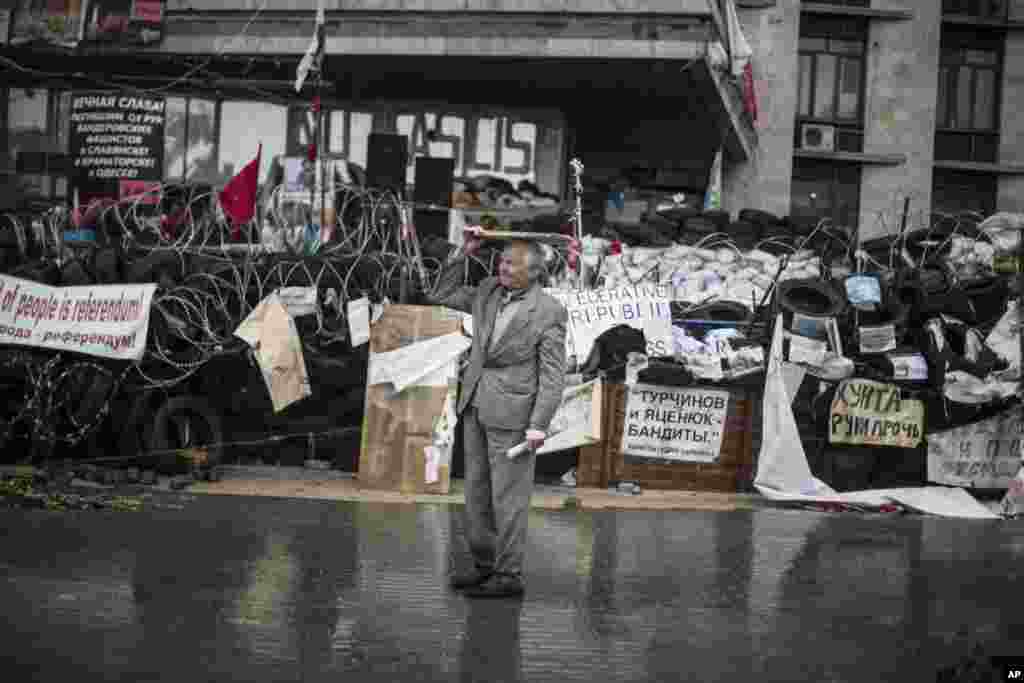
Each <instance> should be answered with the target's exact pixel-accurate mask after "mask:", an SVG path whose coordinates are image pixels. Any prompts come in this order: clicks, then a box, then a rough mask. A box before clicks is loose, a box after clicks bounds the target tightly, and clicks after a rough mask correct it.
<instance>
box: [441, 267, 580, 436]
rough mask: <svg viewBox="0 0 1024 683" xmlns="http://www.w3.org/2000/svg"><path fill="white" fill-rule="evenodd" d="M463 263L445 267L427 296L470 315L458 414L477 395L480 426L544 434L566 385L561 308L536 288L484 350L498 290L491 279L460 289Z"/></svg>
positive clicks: (564, 312)
mask: <svg viewBox="0 0 1024 683" xmlns="http://www.w3.org/2000/svg"><path fill="white" fill-rule="evenodd" d="M464 262H465V259H464V258H458V259H455V260H454V261H452V262H451V263H449V264H448V266H447V267H445V269H444V271H442V273H441V277H440V280H439V281H438V285H437V289H436V290H434V294H433V296H432V297H431V298H432V299H433V301H434V303H437V304H440V305H443V306H448V307H449V308H454V309H455V310H458V311H462V312H464V313H471V314H472V315H473V346H472V348H471V350H470V354H469V363H468V365H467V366H466V368H465V370H464V373H463V376H462V393H461V395H460V396H459V405H458V412H459V414H460V415H461V414H462V412H463V411H464V410H465V409H466V407H467V406H468V405H469V404H470V401H471V400H472V399H473V395H474V391H475V392H476V393H477V396H476V400H474V401H473V403H474V404H475V405H476V406H477V416H478V418H479V420H480V423H481V424H483V425H485V426H488V427H496V428H498V429H512V430H526V429H536V430H539V431H542V432H547V431H548V427H549V425H550V424H551V419H552V418H553V417H554V416H555V412H556V411H557V410H558V406H559V405H561V403H562V390H563V389H564V387H565V325H566V320H567V317H568V316H567V314H566V311H565V307H564V306H562V304H560V303H559V302H558V301H557V300H556V299H555V298H554V297H552V296H550V295H549V294H547V293H546V292H544V290H543V289H542V288H541V287H540V286H538V285H534V286H533V287H532V288H530V290H529V291H528V292H527V293H526V295H525V296H524V297H523V301H522V303H521V304H520V305H519V310H518V311H516V313H515V315H514V316H513V318H512V320H511V321H510V322H509V324H508V328H507V329H506V330H505V333H504V334H503V335H502V336H501V339H499V340H498V343H497V346H496V347H495V348H494V351H493V352H488V349H487V346H488V344H487V342H488V340H489V339H490V336H491V330H492V329H493V328H494V320H495V318H496V317H497V315H498V309H499V307H500V305H501V292H502V290H501V288H500V287H499V285H498V279H497V278H493V277H489V278H487V279H485V280H484V281H483V282H481V283H480V285H479V286H477V287H466V286H462V274H463V264H464Z"/></svg>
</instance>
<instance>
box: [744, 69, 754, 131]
mask: <svg viewBox="0 0 1024 683" xmlns="http://www.w3.org/2000/svg"><path fill="white" fill-rule="evenodd" d="M743 103H744V104H745V105H746V107H747V113H748V114H750V120H751V121H753V122H754V123H757V92H756V91H755V90H754V67H753V65H752V64H751V63H750V62H749V61H748V62H747V65H746V66H744V67H743Z"/></svg>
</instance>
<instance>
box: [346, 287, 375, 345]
mask: <svg viewBox="0 0 1024 683" xmlns="http://www.w3.org/2000/svg"><path fill="white" fill-rule="evenodd" d="M346 313H347V315H348V335H349V339H351V340H352V347H353V348H355V347H357V346H362V345H363V344H365V343H366V342H368V341H370V300H369V299H367V298H366V297H365V296H364V297H363V298H361V299H356V300H355V301H349V302H348V306H347V310H346Z"/></svg>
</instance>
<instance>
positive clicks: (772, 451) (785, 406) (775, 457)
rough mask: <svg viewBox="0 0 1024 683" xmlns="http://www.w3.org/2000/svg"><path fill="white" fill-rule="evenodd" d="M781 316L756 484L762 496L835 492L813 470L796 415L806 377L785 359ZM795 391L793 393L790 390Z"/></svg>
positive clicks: (766, 397)
mask: <svg viewBox="0 0 1024 683" xmlns="http://www.w3.org/2000/svg"><path fill="white" fill-rule="evenodd" d="M782 340H783V329H782V315H779V316H778V318H777V319H776V321H775V334H774V336H773V337H772V346H771V352H770V356H769V360H768V374H767V377H766V379H765V387H764V408H763V413H764V426H763V428H762V430H761V452H760V454H759V455H758V458H757V476H756V477H755V479H754V486H756V487H757V490H758V491H760V492H761V493H762V494H763V495H765V496H769V497H775V496H776V495H786V494H790V493H799V494H801V495H811V496H822V495H825V496H830V495H835V493H836V492H835V491H834V490H833V489H832V487H831V486H829V485H828V484H826V483H825V482H823V481H821V480H819V479H818V478H816V477H815V476H814V475H813V474H812V473H811V467H810V465H808V464H807V456H806V455H805V454H804V446H803V443H802V442H801V441H800V431H799V430H798V429H797V426H796V418H794V417H793V408H792V403H793V393H795V389H796V387H798V386H799V383H798V380H800V381H802V380H803V375H802V373H803V370H802V369H801V368H796V367H795V366H792V365H790V369H787V368H786V366H787V365H789V364H788V363H784V362H783V361H782ZM791 392H793V393H791Z"/></svg>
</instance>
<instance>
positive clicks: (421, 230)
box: [413, 211, 448, 243]
mask: <svg viewBox="0 0 1024 683" xmlns="http://www.w3.org/2000/svg"><path fill="white" fill-rule="evenodd" d="M413 221H414V224H415V226H416V235H417V236H418V237H419V238H420V242H421V243H422V242H423V241H424V240H426V239H427V238H430V237H440V238H441V239H443V240H445V241H447V240H448V212H447V211H416V212H415V213H414V214H413Z"/></svg>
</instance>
